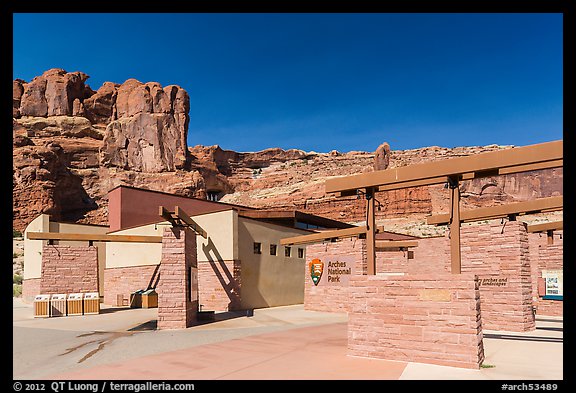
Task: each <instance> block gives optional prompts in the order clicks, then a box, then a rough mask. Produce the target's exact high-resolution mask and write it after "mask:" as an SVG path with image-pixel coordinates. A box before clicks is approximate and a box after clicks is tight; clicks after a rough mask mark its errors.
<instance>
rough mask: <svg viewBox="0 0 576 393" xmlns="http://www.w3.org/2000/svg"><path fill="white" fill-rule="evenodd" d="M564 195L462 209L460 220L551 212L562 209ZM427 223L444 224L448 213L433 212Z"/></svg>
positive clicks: (512, 216)
mask: <svg viewBox="0 0 576 393" xmlns="http://www.w3.org/2000/svg"><path fill="white" fill-rule="evenodd" d="M563 200H564V197H562V196H555V197H549V198H539V199H534V200H532V201H524V202H515V203H508V204H506V205H500V206H491V207H481V208H478V209H472V210H462V211H461V212H460V222H471V221H480V220H491V219H495V218H502V217H508V218H509V219H510V220H511V221H515V220H516V216H522V215H525V214H536V213H544V212H553V211H558V210H562V209H563V206H564V205H563V203H564V201H563ZM426 223H427V224H428V225H446V224H449V223H450V213H444V214H435V215H432V216H428V217H427V218H426Z"/></svg>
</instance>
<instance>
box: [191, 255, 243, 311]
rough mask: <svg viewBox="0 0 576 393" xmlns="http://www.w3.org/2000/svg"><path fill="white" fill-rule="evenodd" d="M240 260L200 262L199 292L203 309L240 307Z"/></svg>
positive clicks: (228, 309) (235, 308)
mask: <svg viewBox="0 0 576 393" xmlns="http://www.w3.org/2000/svg"><path fill="white" fill-rule="evenodd" d="M240 284H241V282H240V261H210V262H206V261H203V262H198V293H199V302H200V305H201V306H202V308H201V309H202V310H214V311H232V310H238V309H240V288H241V285H240Z"/></svg>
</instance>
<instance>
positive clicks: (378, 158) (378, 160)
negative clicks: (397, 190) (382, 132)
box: [374, 142, 390, 171]
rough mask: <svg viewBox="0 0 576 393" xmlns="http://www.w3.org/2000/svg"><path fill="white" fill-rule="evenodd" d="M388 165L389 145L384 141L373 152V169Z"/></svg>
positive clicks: (376, 169) (378, 169)
mask: <svg viewBox="0 0 576 393" xmlns="http://www.w3.org/2000/svg"><path fill="white" fill-rule="evenodd" d="M388 165H390V145H389V144H388V142H384V143H383V144H381V145H380V146H378V148H377V149H376V151H375V152H374V170H375V171H381V170H384V169H388Z"/></svg>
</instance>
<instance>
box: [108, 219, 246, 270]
mask: <svg viewBox="0 0 576 393" xmlns="http://www.w3.org/2000/svg"><path fill="white" fill-rule="evenodd" d="M192 218H193V220H194V221H195V222H196V223H197V224H198V225H199V226H200V227H201V228H202V229H204V230H205V231H206V232H207V234H208V237H207V238H206V239H204V238H203V237H202V236H199V235H198V236H197V237H196V242H197V244H198V262H207V261H210V260H218V259H221V260H234V259H238V242H237V239H236V236H234V233H235V228H236V227H237V225H238V224H237V219H238V214H237V213H236V211H234V210H226V211H221V212H216V213H209V214H202V215H199V216H194V217H192ZM166 227H169V224H168V222H161V223H157V224H148V225H143V226H139V227H135V228H129V229H123V230H120V231H116V232H113V233H112V234H114V235H147V236H162V233H163V230H164V228H166ZM106 250H107V251H106V254H107V257H106V258H107V262H106V267H107V268H118V267H129V266H149V265H157V264H159V263H160V259H161V258H162V244H161V243H116V242H114V243H113V242H110V243H107V244H106Z"/></svg>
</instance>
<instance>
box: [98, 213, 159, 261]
mask: <svg viewBox="0 0 576 393" xmlns="http://www.w3.org/2000/svg"><path fill="white" fill-rule="evenodd" d="M164 224H168V223H164ZM166 227H167V225H156V224H149V225H143V226H141V227H136V228H130V229H124V230H122V231H116V232H113V233H111V234H112V235H144V236H162V232H163V230H164V228H166ZM161 258H162V244H161V243H122V242H108V243H106V268H108V269H111V268H118V267H133V266H149V265H157V264H159V263H160V259H161Z"/></svg>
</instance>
